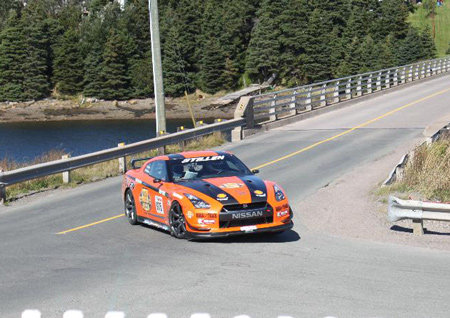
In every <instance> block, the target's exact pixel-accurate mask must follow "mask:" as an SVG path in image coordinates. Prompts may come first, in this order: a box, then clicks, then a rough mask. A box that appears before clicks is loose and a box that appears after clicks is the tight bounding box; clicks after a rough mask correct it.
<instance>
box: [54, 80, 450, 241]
mask: <svg viewBox="0 0 450 318" xmlns="http://www.w3.org/2000/svg"><path fill="white" fill-rule="evenodd" d="M449 90H450V88H447V89H444V90H443V91H440V92H437V93H434V94H431V95H428V96H426V97H423V98H421V99H418V100H416V101H414V102H411V103H409V104H406V105H403V106H401V107H399V108H396V109H394V110H391V111H390V112H387V113H385V114H383V115H381V116H378V117H377V118H374V119H371V120H369V121H366V122H365V123H363V124H361V125H358V126H355V127H353V128H350V129H348V130H346V131H344V132H341V133H340V134H337V135H335V136H333V137H330V138H327V139H324V140H322V141H319V142H316V143H315V144H312V145H310V146H308V147H305V148H303V149H300V150H297V151H295V152H292V153H290V154H288V155H286V156H284V157H281V158H278V159H275V160H272V161H270V162H267V163H264V164H262V165H259V166H257V167H254V168H252V170H253V169H261V168H263V167H267V166H269V165H272V164H274V163H277V162H280V161H282V160H285V159H288V158H290V157H293V156H295V155H298V154H301V153H303V152H305V151H307V150H310V149H312V148H315V147H317V146H319V145H321V144H324V143H326V142H329V141H332V140H334V139H337V138H339V137H341V136H344V135H346V134H348V133H351V132H352V131H354V130H356V129H358V128H362V127H364V126H367V125H369V124H371V123H373V122H376V121H378V120H380V119H382V118H384V117H387V116H390V115H392V114H394V113H396V112H398V111H400V110H402V109H405V108H408V107H411V106H413V105H415V104H417V103H420V102H423V101H425V100H427V99H430V98H433V97H436V96H438V95H441V94H443V93H445V92H447V91H449ZM122 216H124V215H123V214H120V215H116V216H113V217H110V218H107V219H103V220H100V221H97V222H94V223H90V224H86V225H83V226H79V227H76V228H73V229H70V230H67V231H62V232H59V233H57V234H66V233H70V232H74V231H78V230H81V229H85V228H88V227H91V226H94V225H97V224H100V223H104V222H108V221H111V220H114V219H117V218H120V217H122Z"/></svg>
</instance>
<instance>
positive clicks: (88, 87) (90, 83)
mask: <svg viewBox="0 0 450 318" xmlns="http://www.w3.org/2000/svg"><path fill="white" fill-rule="evenodd" d="M102 55H103V47H102V46H101V44H100V43H94V44H93V46H92V49H91V51H90V52H89V53H88V55H87V57H86V59H85V61H84V83H83V86H84V90H83V93H84V95H86V96H89V97H99V96H100V95H101V90H102V78H101V76H100V72H101V65H102V61H103V58H102Z"/></svg>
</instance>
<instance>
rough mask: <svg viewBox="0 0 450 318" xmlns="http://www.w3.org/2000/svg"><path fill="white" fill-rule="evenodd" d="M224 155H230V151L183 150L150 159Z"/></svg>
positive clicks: (179, 158)
mask: <svg viewBox="0 0 450 318" xmlns="http://www.w3.org/2000/svg"><path fill="white" fill-rule="evenodd" d="M224 155H232V153H231V152H228V151H212V150H206V151H184V152H180V153H175V154H170V155H163V156H157V157H154V158H152V159H151V160H152V161H155V160H181V159H186V158H197V157H210V156H224Z"/></svg>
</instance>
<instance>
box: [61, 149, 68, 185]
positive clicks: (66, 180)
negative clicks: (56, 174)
mask: <svg viewBox="0 0 450 318" xmlns="http://www.w3.org/2000/svg"><path fill="white" fill-rule="evenodd" d="M69 158H70V155H64V156H62V157H61V159H63V160H65V159H69ZM62 179H63V183H70V170H68V171H64V172H63V173H62Z"/></svg>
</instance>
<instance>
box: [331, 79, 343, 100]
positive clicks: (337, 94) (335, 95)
mask: <svg viewBox="0 0 450 318" xmlns="http://www.w3.org/2000/svg"><path fill="white" fill-rule="evenodd" d="M340 84H341V82H339V81H337V82H336V84H335V85H334V93H333V96H334V99H333V103H339V102H340V98H339V88H340Z"/></svg>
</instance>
